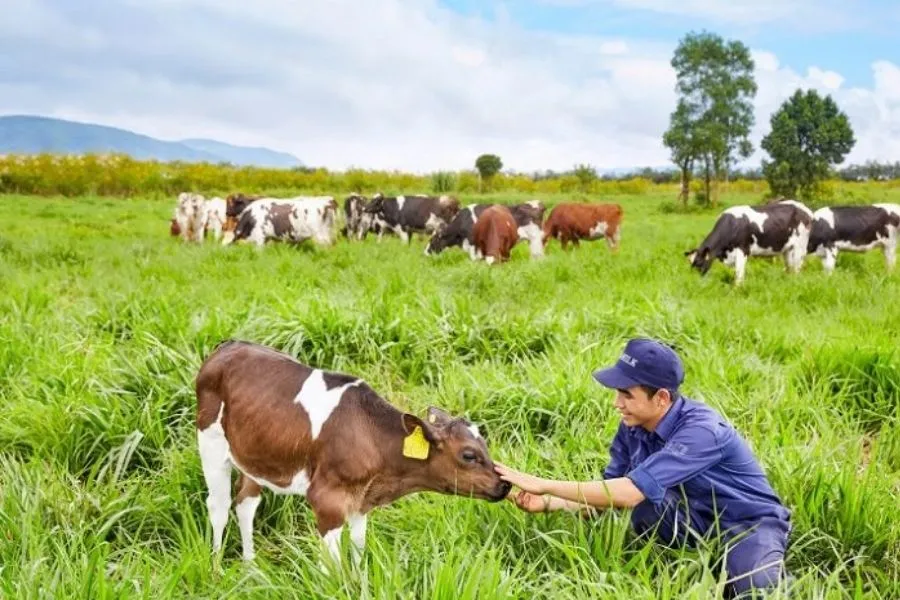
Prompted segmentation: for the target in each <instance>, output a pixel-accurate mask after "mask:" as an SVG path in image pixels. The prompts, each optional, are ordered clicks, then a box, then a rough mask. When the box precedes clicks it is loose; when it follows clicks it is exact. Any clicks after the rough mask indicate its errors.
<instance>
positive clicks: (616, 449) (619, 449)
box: [603, 423, 630, 479]
mask: <svg viewBox="0 0 900 600" xmlns="http://www.w3.org/2000/svg"><path fill="white" fill-rule="evenodd" d="M627 434H628V432H627V430H626V428H625V425H624V424H622V423H620V424H619V429H618V431H616V436H615V437H614V438H613V441H612V445H610V447H609V464H608V465H606V470H604V471H603V478H604V479H614V478H616V477H622V476H623V475H625V472H626V471H628V463H629V458H630V457H629V453H628V446H627V445H626V444H625V436H626V435H627Z"/></svg>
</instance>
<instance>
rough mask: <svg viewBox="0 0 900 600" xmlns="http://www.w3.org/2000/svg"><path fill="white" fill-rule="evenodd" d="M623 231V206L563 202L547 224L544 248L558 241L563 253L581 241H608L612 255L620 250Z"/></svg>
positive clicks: (548, 218) (552, 213)
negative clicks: (569, 245)
mask: <svg viewBox="0 0 900 600" xmlns="http://www.w3.org/2000/svg"><path fill="white" fill-rule="evenodd" d="M621 231H622V206H621V205H620V204H601V203H594V202H561V203H560V204H557V205H556V206H554V207H553V208H552V209H551V210H550V215H549V216H548V217H547V220H546V221H544V245H545V246H546V245H547V243H548V242H549V241H550V239H551V238H558V239H559V242H560V244H561V245H562V249H563V250H565V249H566V248H567V246H568V244H569V242H572V244H574V245H575V247H576V248H577V247H578V246H579V241H580V240H597V239H600V238H606V243H607V244H608V245H609V247H610V249H612V251H613V252H616V251H617V250H618V249H619V238H620V236H621Z"/></svg>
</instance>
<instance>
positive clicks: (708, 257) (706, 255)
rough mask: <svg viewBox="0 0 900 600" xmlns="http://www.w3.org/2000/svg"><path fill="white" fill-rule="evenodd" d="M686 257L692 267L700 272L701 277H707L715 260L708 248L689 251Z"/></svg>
mask: <svg viewBox="0 0 900 600" xmlns="http://www.w3.org/2000/svg"><path fill="white" fill-rule="evenodd" d="M684 255H685V256H686V257H687V259H688V261H689V262H690V263H691V267H692V268H694V269H697V270H698V271H700V274H701V275H706V273H707V272H708V271H709V268H710V267H711V266H712V262H713V258H714V257H713V255H712V252H711V251H710V249H709V248H708V247H703V248H694V249H693V250H687V251H686V252H685V253H684Z"/></svg>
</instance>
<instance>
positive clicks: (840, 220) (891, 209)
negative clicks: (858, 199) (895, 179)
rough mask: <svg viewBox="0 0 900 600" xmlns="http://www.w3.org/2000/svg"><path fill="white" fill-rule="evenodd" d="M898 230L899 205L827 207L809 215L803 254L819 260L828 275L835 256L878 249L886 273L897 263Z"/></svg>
mask: <svg viewBox="0 0 900 600" xmlns="http://www.w3.org/2000/svg"><path fill="white" fill-rule="evenodd" d="M898 229H900V204H874V205H871V206H831V207H825V208H820V209H819V210H817V211H816V212H815V213H813V225H812V231H811V232H810V234H809V245H808V246H807V251H808V252H809V254H814V255H816V256H819V257H820V258H821V259H822V267H823V268H824V269H825V272H826V273H828V274H829V275H831V274H832V273H833V272H834V266H835V264H836V263H837V256H838V252H840V251H841V250H844V251H848V252H867V251H869V250H872V249H873V248H876V247H878V246H881V249H882V251H883V252H884V259H885V263H886V264H887V270H888V271H892V270H893V269H894V265H895V263H896V262H897V238H898Z"/></svg>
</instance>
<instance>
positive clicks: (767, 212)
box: [684, 200, 813, 285]
mask: <svg viewBox="0 0 900 600" xmlns="http://www.w3.org/2000/svg"><path fill="white" fill-rule="evenodd" d="M812 221H813V212H812V211H811V210H810V209H809V207H807V206H806V205H804V204H802V203H800V202H797V201H796V200H781V201H779V202H773V203H770V204H765V205H758V206H749V205H740V206H732V207H731V208H728V209H726V210H724V211H723V212H722V214H721V215H719V218H718V219H717V220H716V224H715V225H714V226H713V229H712V231H710V232H709V234H708V235H707V236H706V239H704V240H703V242H702V243H701V244H700V246H699V247H697V248H694V249H693V250H688V251H687V252H685V253H684V254H685V256H687V257H688V260H690V261H691V266H692V267H693V268H695V269H697V270H698V271H700V273H702V274H703V275H706V273H707V271H709V268H710V267H711V266H712V262H713V260H715V259H719V260H721V261H722V262H723V263H724V264H726V265H728V266H733V267H734V271H735V284H737V285H740V284H741V283H743V281H744V272H745V270H746V268H747V259H748V258H750V257H751V256H777V255H779V254H781V255H782V256H783V257H784V263H785V269H786V270H787V271H789V272H792V273H797V272H799V271H800V269H801V268H802V266H803V259H804V258H805V257H806V252H807V245H808V244H809V234H810V230H811V229H812Z"/></svg>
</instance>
